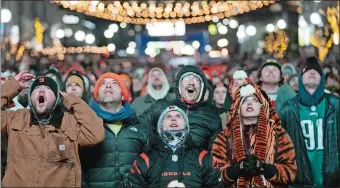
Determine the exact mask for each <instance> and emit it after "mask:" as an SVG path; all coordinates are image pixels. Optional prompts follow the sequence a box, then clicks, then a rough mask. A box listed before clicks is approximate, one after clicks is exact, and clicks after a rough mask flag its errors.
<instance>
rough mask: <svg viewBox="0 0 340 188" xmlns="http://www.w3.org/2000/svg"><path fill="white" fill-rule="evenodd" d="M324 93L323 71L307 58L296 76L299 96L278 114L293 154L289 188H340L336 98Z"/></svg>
mask: <svg viewBox="0 0 340 188" xmlns="http://www.w3.org/2000/svg"><path fill="white" fill-rule="evenodd" d="M324 89H325V75H324V73H323V71H322V68H321V66H320V64H319V62H318V60H317V59H316V58H315V57H310V58H308V59H307V64H306V65H305V66H304V68H303V70H302V73H301V74H300V75H299V91H298V95H297V96H296V97H295V98H293V99H291V100H289V101H287V102H286V103H285V104H284V105H283V107H282V109H281V110H280V111H279V116H280V119H281V121H282V124H283V127H284V128H285V129H286V130H287V132H288V134H289V135H290V137H291V139H292V141H293V143H294V146H295V151H296V162H297V167H298V168H297V173H296V179H295V182H294V185H291V186H292V187H316V188H321V187H340V169H339V168H340V165H339V164H340V162H339V150H340V125H339V124H340V122H339V98H338V97H336V96H334V95H332V94H327V93H325V92H324Z"/></svg>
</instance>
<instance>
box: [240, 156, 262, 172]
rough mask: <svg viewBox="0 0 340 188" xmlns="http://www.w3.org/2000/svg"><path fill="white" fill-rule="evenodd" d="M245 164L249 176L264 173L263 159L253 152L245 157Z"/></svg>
mask: <svg viewBox="0 0 340 188" xmlns="http://www.w3.org/2000/svg"><path fill="white" fill-rule="evenodd" d="M244 166H245V168H246V170H247V175H248V176H258V175H260V174H261V173H262V170H261V166H262V163H261V161H260V160H259V159H258V158H257V157H256V156H255V155H253V154H251V155H247V156H246V158H245V159H244Z"/></svg>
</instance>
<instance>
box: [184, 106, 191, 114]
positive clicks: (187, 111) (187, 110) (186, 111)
mask: <svg viewBox="0 0 340 188" xmlns="http://www.w3.org/2000/svg"><path fill="white" fill-rule="evenodd" d="M189 108H190V105H187V109H186V110H185V113H186V114H187V115H188V113H189Z"/></svg>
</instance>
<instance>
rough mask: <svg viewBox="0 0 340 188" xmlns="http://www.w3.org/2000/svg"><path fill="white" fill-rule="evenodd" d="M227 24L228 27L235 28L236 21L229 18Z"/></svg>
mask: <svg viewBox="0 0 340 188" xmlns="http://www.w3.org/2000/svg"><path fill="white" fill-rule="evenodd" d="M229 26H230V28H232V29H235V28H237V26H238V22H237V21H236V20H230V21H229Z"/></svg>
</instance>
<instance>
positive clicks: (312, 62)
mask: <svg viewBox="0 0 340 188" xmlns="http://www.w3.org/2000/svg"><path fill="white" fill-rule="evenodd" d="M311 69H314V70H316V71H317V72H318V73H319V74H320V76H321V75H322V71H323V70H322V68H321V66H320V64H319V61H318V59H316V57H309V58H308V59H307V63H306V65H305V66H304V67H303V68H302V75H303V74H305V72H307V71H308V70H311Z"/></svg>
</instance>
